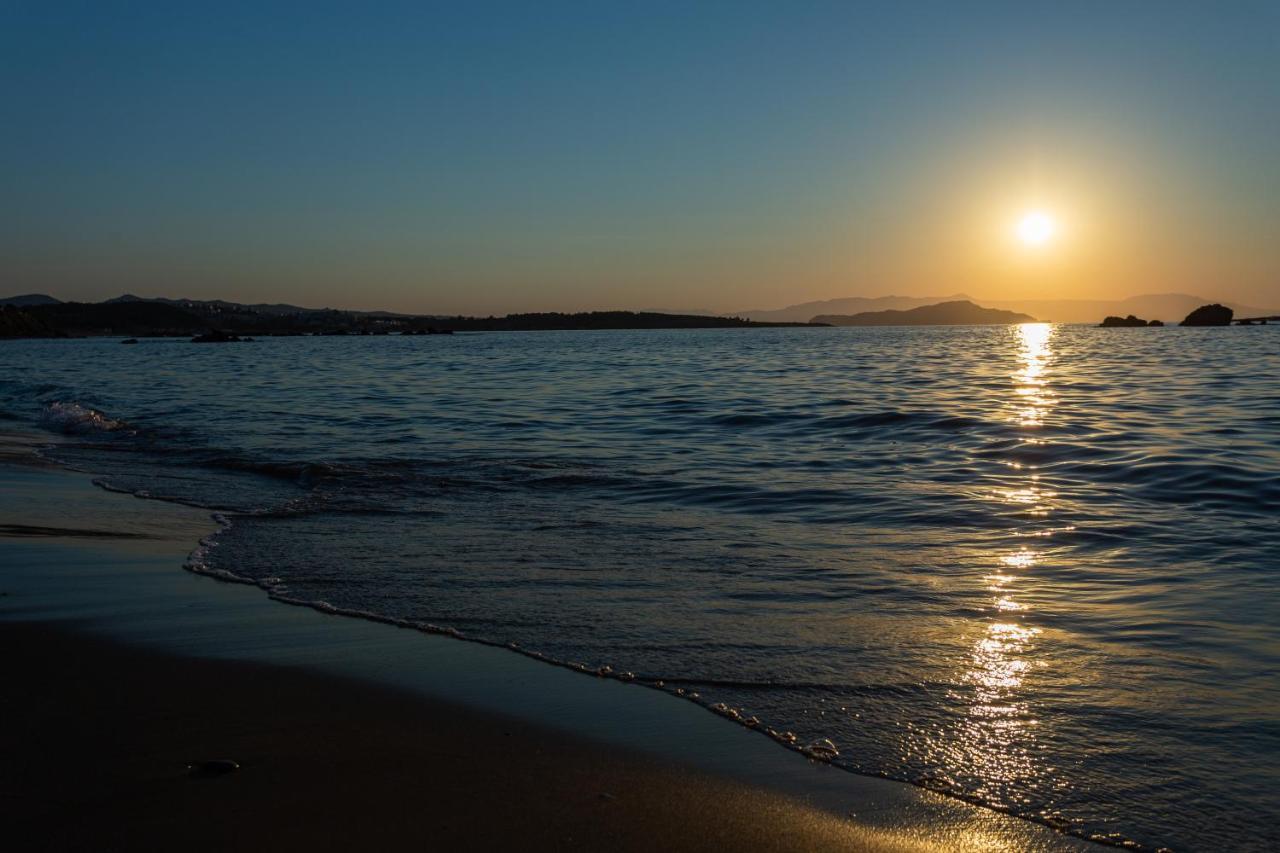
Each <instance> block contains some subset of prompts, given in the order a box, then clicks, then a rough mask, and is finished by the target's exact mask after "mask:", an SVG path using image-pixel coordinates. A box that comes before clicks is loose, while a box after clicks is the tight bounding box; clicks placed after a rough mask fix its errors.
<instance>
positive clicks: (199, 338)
mask: <svg viewBox="0 0 1280 853" xmlns="http://www.w3.org/2000/svg"><path fill="white" fill-rule="evenodd" d="M243 340H244V339H243V338H241V337H240V336H239V335H232V334H228V333H227V332H223V331H220V330H218V329H210V330H209V331H207V332H205V333H204V334H203V335H196V336H195V337H194V338H192V339H191V343H193V344H238V343H241V342H242V341H243Z"/></svg>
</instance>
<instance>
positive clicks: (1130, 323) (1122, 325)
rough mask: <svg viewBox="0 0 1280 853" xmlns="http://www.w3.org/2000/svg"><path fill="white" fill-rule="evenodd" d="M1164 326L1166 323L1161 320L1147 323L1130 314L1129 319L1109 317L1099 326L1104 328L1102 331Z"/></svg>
mask: <svg viewBox="0 0 1280 853" xmlns="http://www.w3.org/2000/svg"><path fill="white" fill-rule="evenodd" d="M1163 325H1164V323H1161V322H1160V321H1159V320H1152V321H1151V322H1147V321H1146V320H1144V319H1142V318H1141V317H1135V316H1133V315H1132V314H1130V315H1129V316H1128V317H1108V318H1106V319H1105V320H1103V321H1102V323H1101V324H1100V325H1099V328H1102V329H1127V328H1134V329H1136V328H1139V327H1144V326H1163Z"/></svg>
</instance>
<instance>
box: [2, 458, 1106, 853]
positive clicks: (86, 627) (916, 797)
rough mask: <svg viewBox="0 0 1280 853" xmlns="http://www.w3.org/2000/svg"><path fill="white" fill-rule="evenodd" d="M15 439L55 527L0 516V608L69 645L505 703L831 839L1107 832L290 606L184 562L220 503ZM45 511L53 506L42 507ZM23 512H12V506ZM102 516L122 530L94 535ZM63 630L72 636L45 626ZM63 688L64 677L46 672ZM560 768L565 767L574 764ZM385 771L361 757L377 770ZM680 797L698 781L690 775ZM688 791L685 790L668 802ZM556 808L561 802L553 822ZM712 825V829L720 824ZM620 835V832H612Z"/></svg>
mask: <svg viewBox="0 0 1280 853" xmlns="http://www.w3.org/2000/svg"><path fill="white" fill-rule="evenodd" d="M41 439H42V443H46V444H47V443H48V442H49V439H48V438H47V437H41ZM8 455H9V456H10V459H9V461H8V462H4V461H3V460H0V478H3V480H4V493H5V496H6V500H5V503H6V507H13V510H12V511H7V515H8V514H12V515H16V516H17V519H16V520H17V523H18V524H19V526H25V527H26V528H33V529H34V528H44V529H45V530H46V533H45V534H41V535H32V534H16V535H15V534H13V533H12V532H10V533H4V532H0V553H3V554H4V555H5V560H4V562H5V564H6V565H7V566H12V567H13V568H12V569H7V570H6V575H5V577H4V579H3V584H4V587H3V589H4V591H5V592H6V593H7V594H6V595H5V596H4V597H3V598H0V622H13V621H19V622H25V623H42V624H44V625H45V628H43V629H41V630H44V631H53V632H54V633H57V632H60V631H62V630H63V628H60V627H57V626H66V625H68V624H70V625H72V626H73V627H74V629H75V633H74V634H73V635H71V636H73V637H74V638H75V639H67V640H66V641H65V642H66V643H68V644H70V645H69V646H67V648H70V647H74V646H75V645H76V644H79V645H82V646H86V647H87V646H90V645H96V643H93V642H91V641H89V640H87V639H86V638H87V637H103V638H106V639H107V640H109V641H110V643H111V644H112V645H111V648H115V649H117V650H118V651H119V654H122V655H123V654H125V653H126V652H127V653H128V654H137V655H143V656H146V655H158V656H160V657H165V656H168V657H171V658H173V659H174V660H185V661H187V662H188V663H189V664H190V665H193V666H197V667H198V666H203V665H204V664H205V663H218V664H219V665H220V666H232V667H248V668H253V667H257V666H267V667H276V668H279V669H280V671H281V673H282V677H286V678H290V677H293V676H294V675H297V677H299V678H304V677H305V678H310V679H315V680H317V681H318V682H319V683H328V684H330V685H331V688H337V691H336V692H337V693H341V694H342V695H343V696H347V695H353V694H359V695H367V696H368V697H370V699H369V701H368V702H366V705H369V704H372V705H377V704H378V703H379V702H380V701H381V699H375V698H374V697H381V696H382V695H383V694H381V693H379V691H382V690H392V691H402V692H403V693H404V696H405V701H415V702H420V703H426V704H427V705H430V704H431V703H438V705H439V706H441V707H447V708H449V709H452V710H451V711H450V712H444V711H440V712H439V713H441V714H444V716H445V718H450V719H451V718H461V717H463V716H465V715H474V714H481V715H494V717H493V718H494V719H504V720H509V721H518V724H519V725H524V726H529V727H545V729H546V731H547V732H554V733H555V734H554V737H553V739H554V740H556V742H557V744H559V746H557V749H564V750H565V751H566V754H567V753H568V752H573V751H575V750H577V751H582V752H583V754H594V755H597V756H605V755H608V756H613V758H611V759H610V760H611V761H613V762H615V763H617V764H620V766H623V767H632V766H633V765H632V764H629V763H628V762H638V763H636V764H635V765H634V766H635V767H637V768H638V767H639V766H640V765H643V764H644V763H645V762H653V763H654V764H655V766H657V767H660V768H662V772H664V773H667V774H669V775H668V776H664V777H663V778H664V781H663V783H662V784H663V785H665V786H667V787H666V788H665V790H670V791H674V790H685V789H682V788H680V787H679V786H680V785H681V784H683V783H681V782H679V781H678V780H679V779H681V778H688V777H686V776H684V775H682V774H690V773H692V774H694V775H697V776H698V778H701V779H704V780H709V781H705V785H713V784H714V785H729V786H733V787H732V790H733V791H734V792H736V793H733V794H732V795H731V796H728V795H727V794H724V793H723V792H722V794H721V795H717V796H728V799H729V800H733V799H734V798H735V797H736V798H739V799H743V798H745V799H744V801H746V800H750V801H752V802H756V803H757V804H760V803H766V802H767V803H769V804H771V805H770V806H769V808H768V809H765V811H767V812H769V813H770V814H775V813H776V815H781V817H777V816H775V818H771V820H775V822H781V823H780V824H779V825H782V824H786V825H787V826H792V827H793V828H794V830H795V832H796V833H805V832H819V833H828V834H826V835H821V836H820V837H821V838H823V839H828V841H824V842H823V844H824V846H831V845H835V846H851V847H853V849H902V848H901V845H904V844H905V845H908V847H909V848H912V849H930V848H931V847H941V848H944V849H973V850H979V849H982V850H990V849H1028V850H1057V849H1097V848H1096V847H1095V846H1094V845H1091V844H1089V843H1088V842H1084V841H1082V840H1080V839H1078V838H1075V837H1072V836H1065V835H1062V834H1060V833H1057V832H1055V831H1053V830H1051V829H1049V828H1048V827H1044V826H1042V825H1040V824H1037V823H1033V822H1031V821H1027V820H1022V819H1018V818H1014V817H1011V816H1008V815H1005V814H1002V813H998V812H994V811H992V810H989V809H985V808H982V807H978V806H973V805H969V804H967V803H963V802H961V801H959V800H955V799H952V798H948V797H944V796H942V795H939V794H933V793H930V792H927V791H924V790H923V789H919V788H915V787H913V786H910V785H907V784H906V783H899V782H892V781H888V780H883V779H878V778H873V777H862V776H857V775H856V774H853V773H849V772H847V771H844V770H841V769H838V768H832V767H830V766H826V765H821V764H815V763H812V762H810V761H808V760H806V759H805V758H804V757H803V756H801V755H799V754H797V753H796V752H795V751H792V750H784V749H778V748H777V746H778V745H777V744H775V743H773V742H772V741H770V740H768V739H767V738H764V737H753V736H752V735H753V734H757V733H754V732H752V731H751V730H749V729H747V728H745V727H742V726H740V725H734V726H727V725H725V722H727V721H725V720H721V719H719V718H718V715H716V714H715V713H707V709H705V708H703V707H701V706H695V705H694V704H693V703H691V702H687V701H676V697H673V696H671V695H669V694H666V693H663V692H660V691H657V690H652V689H651V690H634V689H631V688H633V687H635V686H637V685H631V684H627V683H625V682H622V681H618V680H616V679H598V678H582V677H580V674H579V673H578V672H576V671H573V670H571V669H566V668H560V667H546V666H538V665H537V664H538V663H539V661H537V660H535V659H530V658H529V657H528V656H525V655H511V654H509V653H508V651H509V650H508V649H506V648H505V647H501V646H489V645H482V644H478V643H474V642H458V641H456V640H455V639H454V638H452V637H450V636H448V635H431V634H426V633H422V632H421V631H418V630H403V631H396V630H393V629H392V628H391V627H389V626H388V625H386V624H380V623H377V622H372V621H367V620H363V619H349V618H348V619H336V618H331V617H329V618H326V617H327V614H325V613H324V612H323V611H318V610H316V609H314V608H312V607H309V606H308V607H280V606H279V602H277V601H274V600H272V599H269V598H268V597H267V596H266V595H265V593H263V591H262V590H261V588H259V587H256V586H251V585H243V584H228V583H216V582H215V581H213V580H212V579H210V578H208V577H203V576H200V575H197V574H193V573H191V572H184V571H175V569H177V568H178V567H179V566H181V565H182V563H183V561H184V560H185V557H186V555H187V554H188V553H189V552H191V551H192V549H193V548H194V547H195V543H196V542H197V540H199V539H200V538H202V537H203V536H206V535H208V533H210V532H212V531H213V530H214V529H215V525H214V523H213V522H212V521H211V519H210V514H209V513H208V512H207V511H204V510H196V509H191V508H187V507H181V506H178V505H173V504H167V503H160V502H156V501H148V502H147V504H146V505H145V506H147V507H148V511H147V512H139V511H138V508H139V507H140V506H143V505H141V504H137V503H134V501H137V500H139V499H138V498H134V497H131V496H129V495H127V494H120V493H112V492H107V491H105V490H103V489H100V488H98V487H96V486H93V485H92V484H90V483H89V482H88V477H87V476H86V475H83V474H79V473H72V472H68V471H66V470H65V469H61V468H57V467H54V466H52V465H42V466H39V467H30V466H20V465H16V464H15V459H14V456H13V454H8ZM42 496H43V497H42ZM19 507H20V509H19ZM68 508H70V510H68ZM72 516H73V517H75V518H76V522H75V523H74V524H71V525H68V524H67V523H66V522H65V519H66V518H68V517H72ZM41 518H43V519H44V520H45V521H46V522H48V523H44V524H39V523H37V522H39V521H40V520H41ZM10 520H11V519H10V518H8V517H6V518H5V523H6V524H8V523H9V522H10ZM60 525H61V527H62V528H63V530H62V533H61V534H59V533H58V532H57V530H58V528H59V527H60ZM66 527H73V528H75V529H74V530H66V529H65V528H66ZM49 530H53V531H55V532H54V533H52V534H50V533H48V531H49ZM95 531H98V532H101V531H111V532H113V533H114V534H122V533H123V534H125V535H123V536H121V535H114V536H111V537H102V536H93V535H92V534H93V532H95ZM86 533H87V534H89V535H85V534H86ZM193 534H195V535H193ZM250 590H253V592H251V591H250ZM50 626H53V627H50ZM31 630H35V629H31ZM51 636H52V635H51ZM55 642H62V641H54V640H50V643H51V644H53V643H55ZM34 645H35V646H36V647H39V646H40V643H39V642H36V643H34ZM141 665H142V666H149V665H150V664H141ZM231 677H234V676H231ZM56 687H57V684H56V682H55V681H53V680H51V681H50V683H49V684H46V685H43V688H42V689H44V690H49V689H52V688H56ZM317 689H318V688H317ZM624 691H626V692H624ZM335 695H336V694H335ZM370 713H372V712H370ZM126 728H128V727H127V726H126ZM491 729H492V727H490V730H489V734H486V730H485V729H484V727H483V726H482V727H479V728H472V729H469V730H467V731H466V732H463V733H461V734H459V735H458V737H459V738H460V739H461V740H462V741H463V742H466V743H468V744H473V745H483V743H484V742H485V741H486V738H488V737H489V736H490V735H491V734H492V731H491ZM539 731H540V732H541V731H542V728H539ZM547 736H548V737H552V735H547ZM574 754H577V753H576V752H575V753H574ZM618 756H625V758H622V757H618ZM230 757H233V758H234V756H230ZM584 760H585V759H584ZM601 760H603V759H601ZM588 763H589V762H588ZM690 768H691V769H690ZM384 769H385V768H384ZM564 769H565V772H568V767H567V766H566V768H564ZM381 772H382V770H375V769H373V768H369V769H366V770H364V771H361V773H362V775H363V776H364V777H367V779H369V780H370V781H376V778H378V777H379V773H381ZM486 772H487V773H488V774H489V776H490V777H492V776H493V775H494V774H495V773H496V774H497V775H499V776H502V775H503V773H504V772H505V770H504V768H501V767H493V768H490V769H489V770H488V771H486ZM628 772H630V771H628ZM635 772H639V770H636V771H635ZM646 772H648V771H646ZM655 772H656V771H655ZM559 776H560V771H559V770H558V769H556V768H550V767H549V768H547V769H546V778H545V779H544V780H543V783H544V786H545V784H553V783H554V782H555V779H557V778H559ZM237 778H240V777H237ZM619 778H621V777H619ZM646 778H648V777H646ZM180 781H181V780H180ZM491 781H492V779H491ZM699 784H703V783H699ZM762 785H767V787H762ZM672 786H674V787H672ZM534 787H535V788H536V787H537V786H534ZM695 787H696V786H695ZM624 790H627V789H626V788H624ZM689 790H692V789H689ZM704 790H707V789H706V788H704ZM725 790H728V789H725ZM682 797H684V798H685V799H690V798H694V797H693V795H692V794H690V793H688V792H687V791H686V794H685V795H682ZM753 797H764V798H765V799H764V800H752V799H751V798H753ZM695 799H696V798H695ZM676 800H680V801H683V800H681V798H679V797H678V798H676ZM526 805H527V803H526ZM676 805H677V802H676V801H672V803H671V807H672V808H673V809H674V808H675V806H676ZM788 810H791V811H788ZM797 810H798V811H797ZM664 814H665V813H664ZM527 817H528V815H526V824H525V825H524V829H527ZM557 819H558V818H557ZM557 819H552V818H548V819H547V820H548V822H549V823H548V825H551V824H553V823H555V820H557ZM539 820H541V817H539ZM567 820H569V823H567V824H565V825H571V824H573V820H579V821H580V822H582V825H583V826H586V825H587V824H589V823H590V821H589V820H588V819H587V818H586V817H583V816H578V817H576V818H573V819H567ZM645 820H647V821H648V822H647V823H646V822H643V821H640V822H637V823H636V824H635V827H636V831H640V829H641V828H643V827H652V826H654V825H657V824H662V825H664V826H665V825H666V822H667V821H675V822H677V823H680V822H683V824H684V829H683V831H684V832H685V833H693V834H694V835H697V834H698V833H700V832H702V831H703V830H704V829H706V827H707V826H711V825H715V826H720V824H721V823H722V822H723V821H725V820H729V818H728V817H726V816H724V815H720V814H716V815H713V816H712V815H701V816H699V815H697V814H693V813H689V812H681V811H679V810H678V809H677V810H675V811H672V812H671V813H670V814H669V815H667V816H665V817H661V818H659V817H658V816H657V815H655V814H652V813H650V814H648V817H647V818H646V819H645ZM732 821H733V822H735V825H737V826H739V827H741V828H744V831H745V828H746V827H747V826H748V825H749V824H750V820H749V819H748V816H747V815H745V814H737V815H736V816H734V817H732ZM831 821H834V822H835V823H834V824H833V823H831ZM703 824H705V826H704V825H703ZM557 825H558V824H557ZM804 827H808V829H805V828H804ZM511 828H512V829H514V827H511ZM524 829H522V830H521V832H523V831H524ZM583 831H584V832H585V831H587V830H585V829H584V830H583ZM760 832H761V830H760V828H758V827H757V828H756V829H753V830H751V833H749V834H747V835H742V836H740V837H741V838H743V839H748V838H749V839H750V840H751V842H752V846H760V843H761V839H762V836H760V835H759V833H760ZM829 833H835V834H834V835H832V834H829ZM517 837H518V838H520V839H521V841H523V840H525V839H524V836H523V835H512V836H511V838H517ZM795 837H796V838H800V837H801V835H796V836H795ZM803 837H804V838H806V839H812V840H814V841H816V840H817V839H818V838H819V836H813V835H803ZM611 838H612V836H611ZM707 841H708V845H710V841H711V839H710V837H708V838H707ZM610 843H611V844H614V845H615V846H616V843H617V839H616V838H613V840H612V841H611V842H610ZM653 843H661V844H663V845H664V846H669V845H668V842H667V840H665V839H664V840H662V841H661V842H656V841H655V840H653V839H651V840H649V841H647V842H646V845H645V846H651V845H652V844H653ZM672 843H674V842H672ZM726 843H727V842H726ZM778 843H779V844H781V843H782V840H781V839H780V840H779V842H778ZM677 849H678V845H677ZM686 849H697V845H695V846H694V847H687V848H686ZM704 849H705V848H704ZM776 849H787V848H786V847H777V848H776Z"/></svg>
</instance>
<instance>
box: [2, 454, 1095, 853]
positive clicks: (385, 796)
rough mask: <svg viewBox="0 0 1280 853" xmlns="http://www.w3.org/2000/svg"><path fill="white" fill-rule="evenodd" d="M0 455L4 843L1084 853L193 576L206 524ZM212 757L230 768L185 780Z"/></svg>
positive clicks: (472, 648) (617, 686)
mask: <svg viewBox="0 0 1280 853" xmlns="http://www.w3.org/2000/svg"><path fill="white" fill-rule="evenodd" d="M0 444H3V442H0ZM0 450H3V451H4V452H3V453H0V523H2V524H3V527H2V528H0V638H2V639H0V642H2V643H3V649H4V650H5V654H4V655H3V656H0V660H3V678H4V683H5V690H4V691H3V693H2V694H0V703H2V705H0V707H3V713H2V715H0V719H3V721H4V725H3V726H0V766H3V767H4V768H5V772H4V773H3V774H0V803H2V805H0V821H2V823H3V826H4V827H5V829H4V830H3V836H2V837H3V839H4V842H3V843H4V846H5V847H6V849H21V850H84V849H92V850H176V849H182V850H224V849H245V850H258V849H285V850H292V849H308V850H350V849H379V848H383V847H389V846H391V845H396V846H417V847H425V848H436V847H445V848H449V849H467V850H483V849H499V848H502V849H505V848H518V849H574V848H580V849H593V850H594V849H601V848H611V849H616V850H632V849H635V850H639V849H644V850H653V849H670V850H712V849H749V850H800V849H803V850H815V849H845V850H1061V849H1082V848H1092V849H1097V848H1093V846H1092V845H1087V844H1086V843H1084V842H1081V841H1079V840H1077V839H1071V838H1066V837H1064V836H1061V835H1059V834H1057V833H1054V832H1052V831H1050V830H1048V829H1047V828H1045V827H1042V826H1038V825H1036V824H1031V823H1028V822H1026V821H1020V820H1017V819H1014V818H1011V817H1009V816H1007V815H1001V814H997V813H995V812H991V811H989V810H986V809H981V808H976V807H973V806H970V805H967V804H964V803H960V802H958V801H955V800H950V799H948V798H945V797H941V796H938V795H935V794H930V793H928V792H924V791H920V790H918V789H915V788H912V787H911V786H908V785H902V784H899V783H893V782H888V781H885V780H880V779H870V778H866V777H859V776H855V775H853V774H849V773H845V772H843V771H839V770H835V769H834V768H830V767H826V766H822V765H814V764H811V763H810V762H808V761H806V760H805V759H803V758H802V757H801V756H799V755H797V754H795V753H790V752H788V751H786V750H784V749H781V748H780V747H778V746H777V745H776V744H773V743H772V742H769V741H767V740H766V739H765V738H763V737H761V736H759V735H758V734H756V733H753V732H749V731H747V730H745V729H742V728H741V727H738V726H734V725H732V724H730V723H728V722H726V721H724V720H721V719H719V718H717V717H715V716H714V715H712V714H708V713H707V712H706V711H705V710H704V709H701V708H699V707H697V706H694V705H692V704H691V703H689V702H685V701H682V700H677V699H675V698H673V697H671V696H668V695H666V694H660V693H658V692H656V691H651V690H646V689H644V688H640V687H636V686H632V685H624V684H621V683H619V682H614V681H606V680H600V679H592V678H587V677H584V676H582V675H579V674H577V673H572V672H569V671H566V670H562V669H557V668H554V667H548V666H546V665H545V664H540V663H537V662H534V661H530V660H528V659H526V658H523V657H520V656H518V655H513V654H511V653H509V652H506V651H505V650H502V649H494V648H490V647H485V646H479V645H476V644H472V643H464V642H459V641H457V640H452V639H448V638H443V637H436V636H427V635H422V634H419V633H417V632H413V631H406V630H397V629H394V628H390V627H388V626H385V625H378V624H373V623H369V622H365V621H362V620H358V619H348V618H342V617H333V616H325V615H322V614H320V613H316V612H314V611H312V610H309V609H305V608H298V607H288V606H285V605H282V604H279V603H276V602H272V601H269V600H267V599H266V597H265V595H264V594H263V593H262V591H261V590H258V589H257V588H254V587H247V586H242V585H236V584H226V583H221V582H218V581H214V580H211V579H209V578H203V577H198V576H194V575H191V574H189V573H186V572H183V571H181V569H180V568H179V567H180V565H181V563H182V559H183V557H184V556H185V554H186V553H187V552H188V551H190V550H191V548H193V547H194V545H195V543H196V542H197V540H198V539H199V538H200V537H201V536H203V535H206V534H208V533H209V532H211V530H212V529H213V528H214V525H213V523H212V521H211V520H210V518H209V514H208V512H207V511H204V510H196V509H191V508H186V507H179V506H174V505H170V504H162V503H157V502H155V501H140V500H138V499H136V498H133V497H131V496H127V495H119V494H109V493H106V492H104V491H102V490H101V489H99V488H97V487H95V486H93V485H91V484H90V483H89V481H88V478H87V477H84V476H83V475H79V474H74V473H70V472H67V471H64V470H61V469H57V468H53V467H51V466H47V465H38V464H36V465H32V464H28V463H29V462H30V460H29V459H27V458H26V451H24V450H23V446H22V442H21V441H19V442H16V443H14V444H13V445H12V446H5V447H0ZM210 759H231V760H234V761H236V762H238V763H239V764H240V765H241V767H240V769H238V770H236V771H233V772H230V773H227V774H225V775H214V776H208V775H195V776H193V775H191V774H189V773H188V771H187V765H188V763H191V762H198V761H205V760H210Z"/></svg>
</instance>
